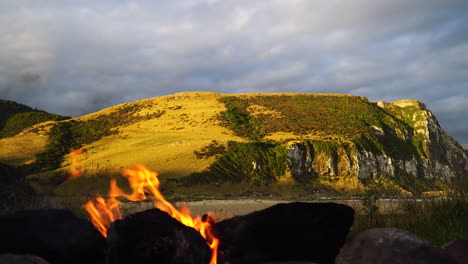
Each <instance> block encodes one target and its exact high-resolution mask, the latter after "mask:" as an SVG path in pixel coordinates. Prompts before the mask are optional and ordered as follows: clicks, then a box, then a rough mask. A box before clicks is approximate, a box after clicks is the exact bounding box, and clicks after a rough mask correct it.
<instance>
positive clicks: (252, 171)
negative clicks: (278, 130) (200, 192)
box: [186, 142, 286, 184]
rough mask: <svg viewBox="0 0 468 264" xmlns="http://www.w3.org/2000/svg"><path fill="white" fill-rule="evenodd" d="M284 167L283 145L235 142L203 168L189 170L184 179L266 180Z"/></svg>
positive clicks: (268, 181) (223, 180) (275, 175)
mask: <svg viewBox="0 0 468 264" xmlns="http://www.w3.org/2000/svg"><path fill="white" fill-rule="evenodd" d="M285 170H286V150H285V149H284V147H282V146H280V145H275V144H269V143H264V142H254V143H237V144H236V145H235V146H233V147H232V149H229V150H228V151H227V152H226V153H225V154H224V155H223V156H222V157H221V158H220V159H218V160H217V161H216V162H214V163H213V164H211V166H210V167H209V168H208V169H207V170H206V171H204V172H201V173H193V174H191V175H190V176H189V177H188V178H187V179H186V182H187V183H213V182H219V183H220V182H226V181H230V182H242V181H245V182H252V183H255V184H268V183H270V182H274V181H276V180H277V179H278V178H279V177H280V176H281V175H283V174H284V173H285Z"/></svg>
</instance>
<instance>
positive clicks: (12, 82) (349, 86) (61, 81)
mask: <svg viewBox="0 0 468 264" xmlns="http://www.w3.org/2000/svg"><path fill="white" fill-rule="evenodd" d="M467 11H468V2H467V1H465V0H448V1H439V0H414V1H374V0H357V1H338V0H330V1H316V0H291V1H280V0H262V1H247V0H218V1H215V0H209V1H208V0H206V1H205V0H181V1H149V0H146V1H131V0H119V1H111V0H104V1H90V0H83V1H53V0H45V1H32V0H29V1H28V0H25V1H3V2H2V3H0V12H1V13H2V16H1V17H0V25H1V26H0V45H1V46H2V49H0V61H2V63H1V64H0V97H2V98H4V99H10V100H15V101H18V102H21V103H25V104H28V105H31V106H33V107H37V108H40V109H44V110H47V111H50V112H54V113H60V114H66V115H73V116H78V115H82V114H86V113H89V112H93V111H97V110H99V109H102V108H105V107H109V106H112V105H115V104H119V103H123V102H127V101H132V100H137V99H141V98H148V97H155V96H161V95H166V94H171V93H175V92H180V91H194V90H209V91H216V92H222V93H239V92H309V93H314V92H327V93H345V94H357V95H363V96H367V97H368V98H369V99H370V100H386V101H393V100H398V99H403V98H409V99H417V100H421V101H424V102H425V103H426V105H427V106H428V107H429V108H430V109H431V110H432V111H433V112H434V113H435V115H436V116H437V117H438V119H439V121H440V123H441V124H442V125H443V126H444V128H445V129H446V130H447V131H448V132H449V134H451V135H454V136H455V137H456V139H457V140H459V141H460V142H461V143H462V144H463V145H464V146H465V147H468V130H467V128H466V126H462V125H460V124H467V123H468V115H467V113H468V109H467V107H465V105H466V104H465V103H464V102H465V98H467V93H468V92H467V91H468V89H467V88H468V87H467V85H468V41H467V40H468V37H467V34H466V32H467V31H468V12H467ZM454 117H456V118H454Z"/></svg>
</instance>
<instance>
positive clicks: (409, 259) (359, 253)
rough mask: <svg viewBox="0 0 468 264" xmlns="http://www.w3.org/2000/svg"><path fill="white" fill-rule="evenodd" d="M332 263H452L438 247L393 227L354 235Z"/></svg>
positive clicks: (453, 261)
mask: <svg viewBox="0 0 468 264" xmlns="http://www.w3.org/2000/svg"><path fill="white" fill-rule="evenodd" d="M335 263H336V264H374V263H379V264H408V263H412V264H442V263H443V264H456V263H457V262H456V261H455V260H454V259H453V258H452V257H450V256H449V255H448V254H446V253H445V252H444V250H442V249H441V248H439V247H435V246H432V245H431V244H429V242H427V241H425V240H423V239H420V238H418V237H416V236H415V235H413V234H411V233H409V232H407V231H404V230H400V229H397V228H373V229H369V230H367V231H364V232H362V233H359V234H356V235H354V236H353V237H352V238H351V239H350V240H349V241H348V242H347V243H346V244H345V245H344V246H343V248H342V249H341V250H340V253H339V254H338V256H337V257H336V262H335Z"/></svg>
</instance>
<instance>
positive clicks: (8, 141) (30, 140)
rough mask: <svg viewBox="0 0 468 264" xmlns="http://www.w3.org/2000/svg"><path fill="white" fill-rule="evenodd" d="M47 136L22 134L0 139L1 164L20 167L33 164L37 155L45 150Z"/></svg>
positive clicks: (29, 133)
mask: <svg viewBox="0 0 468 264" xmlns="http://www.w3.org/2000/svg"><path fill="white" fill-rule="evenodd" d="M46 144H47V136H45V135H41V134H36V133H31V132H28V133H21V134H18V135H16V136H13V137H9V138H4V139H0V150H1V151H0V163H4V164H8V165H12V166H18V165H22V164H29V163H31V162H33V161H34V160H35V159H36V157H35V154H37V153H39V152H42V151H44V150H45V146H46Z"/></svg>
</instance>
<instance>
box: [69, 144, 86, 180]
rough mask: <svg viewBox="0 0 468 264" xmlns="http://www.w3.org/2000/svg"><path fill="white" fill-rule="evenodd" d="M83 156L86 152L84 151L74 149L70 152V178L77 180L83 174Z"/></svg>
mask: <svg viewBox="0 0 468 264" xmlns="http://www.w3.org/2000/svg"><path fill="white" fill-rule="evenodd" d="M83 154H84V151H83V150H82V149H72V150H71V151H70V158H71V168H70V178H77V177H79V176H80V175H81V174H83V167H82V166H81V157H82V156H83Z"/></svg>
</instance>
